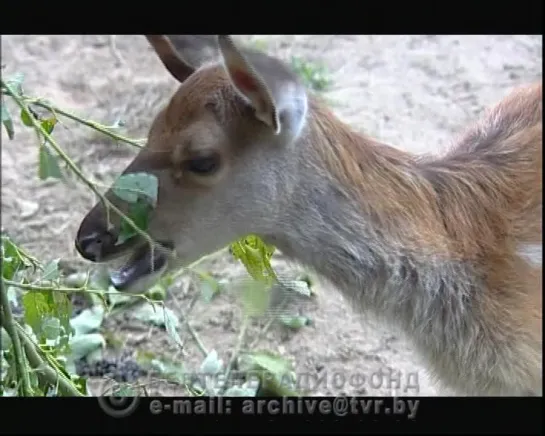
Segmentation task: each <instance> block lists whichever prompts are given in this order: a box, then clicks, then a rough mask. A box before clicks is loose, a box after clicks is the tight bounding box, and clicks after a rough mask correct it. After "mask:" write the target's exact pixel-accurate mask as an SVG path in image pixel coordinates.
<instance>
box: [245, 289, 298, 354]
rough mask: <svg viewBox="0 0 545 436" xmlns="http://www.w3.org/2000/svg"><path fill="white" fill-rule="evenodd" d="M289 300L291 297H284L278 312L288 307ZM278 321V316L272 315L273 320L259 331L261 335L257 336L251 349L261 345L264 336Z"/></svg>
mask: <svg viewBox="0 0 545 436" xmlns="http://www.w3.org/2000/svg"><path fill="white" fill-rule="evenodd" d="M288 300H289V297H287V296H286V297H284V299H283V300H282V301H281V302H280V304H279V305H278V308H277V310H278V311H280V310H283V309H284V308H285V307H286V306H287V303H288ZM276 320H277V318H276V316H273V315H271V318H270V319H269V320H268V321H267V323H266V324H265V325H264V326H263V328H262V329H261V330H260V331H259V333H258V334H257V335H256V337H255V339H254V340H253V342H252V343H251V344H250V347H249V348H250V349H253V348H255V347H256V345H257V344H258V343H259V341H260V340H261V339H263V336H264V335H265V333H267V331H268V330H269V329H270V328H271V325H272V324H273V323H274V322H275V321H276Z"/></svg>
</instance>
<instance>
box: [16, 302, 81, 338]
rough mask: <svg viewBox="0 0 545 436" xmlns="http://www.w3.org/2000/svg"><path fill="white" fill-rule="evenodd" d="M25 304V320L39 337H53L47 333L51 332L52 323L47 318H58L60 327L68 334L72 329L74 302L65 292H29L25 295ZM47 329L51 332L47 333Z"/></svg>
mask: <svg viewBox="0 0 545 436" xmlns="http://www.w3.org/2000/svg"><path fill="white" fill-rule="evenodd" d="M23 306H24V308H25V322H26V323H27V324H28V325H29V326H30V327H31V328H32V331H33V332H34V334H35V335H36V337H37V338H39V339H51V338H49V337H47V334H49V333H50V332H51V325H50V324H48V323H50V321H47V319H48V318H51V317H53V318H57V320H58V322H59V324H60V327H62V328H63V329H64V331H65V333H66V334H68V333H69V332H70V331H71V327H70V314H71V312H72V303H71V302H70V300H69V299H68V297H67V296H66V295H65V294H63V293H61V292H55V291H32V292H27V293H26V294H25V295H24V296H23ZM45 329H49V330H48V332H49V333H47V334H46V331H45ZM59 333H60V332H59ZM58 336H59V335H57V336H56V337H58ZM56 337H55V338H56Z"/></svg>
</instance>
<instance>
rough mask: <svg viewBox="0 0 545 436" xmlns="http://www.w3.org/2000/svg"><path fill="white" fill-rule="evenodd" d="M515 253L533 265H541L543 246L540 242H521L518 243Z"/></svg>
mask: <svg viewBox="0 0 545 436" xmlns="http://www.w3.org/2000/svg"><path fill="white" fill-rule="evenodd" d="M517 254H518V255H519V256H520V257H522V258H524V259H526V261H528V262H529V263H531V264H533V265H541V263H542V259H543V246H542V245H541V244H522V245H519V247H518V249H517Z"/></svg>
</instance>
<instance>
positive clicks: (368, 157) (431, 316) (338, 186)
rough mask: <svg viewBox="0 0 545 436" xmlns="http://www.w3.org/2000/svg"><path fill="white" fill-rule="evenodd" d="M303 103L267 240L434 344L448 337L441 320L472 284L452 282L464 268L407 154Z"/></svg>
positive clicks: (454, 314) (460, 308)
mask: <svg viewBox="0 0 545 436" xmlns="http://www.w3.org/2000/svg"><path fill="white" fill-rule="evenodd" d="M310 109H311V110H310V111H309V120H308V123H307V126H306V127H305V130H304V134H303V136H302V138H301V140H300V141H299V143H298V144H296V145H297V146H298V149H299V150H300V151H301V154H300V157H301V158H300V159H298V168H297V169H296V170H294V171H296V172H297V174H298V183H297V186H296V188H295V189H294V191H293V194H292V195H291V199H290V205H289V212H287V213H286V216H287V218H286V219H285V220H283V222H282V223H281V225H282V230H281V231H279V232H278V234H276V235H274V237H273V238H271V239H272V242H274V243H275V244H276V246H277V247H278V248H279V249H280V250H281V251H282V252H283V254H284V255H286V256H287V257H289V258H292V259H293V260H295V261H297V262H299V263H302V264H304V265H306V266H308V267H310V268H312V269H314V270H315V271H316V272H317V273H319V274H320V275H321V276H322V277H325V278H326V279H328V281H330V282H331V283H332V284H333V285H334V286H335V287H337V288H338V289H339V290H340V291H341V292H342V293H343V294H344V295H345V297H347V298H348V299H349V300H351V301H352V302H353V305H354V306H355V307H356V308H357V309H359V310H360V311H370V312H374V314H376V315H379V316H381V317H387V318H389V320H390V321H391V322H393V323H394V324H397V325H398V326H399V327H401V328H403V329H404V330H405V331H410V332H413V333H414V336H415V337H419V338H420V339H419V340H420V341H421V342H422V341H424V342H426V341H427V340H431V338H432V337H433V338H434V343H433V346H434V348H435V347H437V346H439V347H440V345H439V344H438V342H437V339H441V340H452V339H453V338H447V337H446V335H447V332H448V331H449V330H448V328H446V327H447V326H448V324H449V323H455V324H457V325H459V323H460V322H463V321H462V317H463V314H464V310H465V304H466V298H467V296H468V295H467V294H468V293H469V292H471V289H470V288H469V285H467V286H466V287H464V285H461V284H460V282H456V281H454V280H455V279H454V278H456V277H457V278H458V279H460V278H463V276H465V275H466V273H467V271H468V270H467V268H466V266H465V265H464V264H463V263H460V262H454V261H452V260H451V258H449V256H448V255H447V254H448V253H447V251H446V250H447V241H446V237H445V233H444V225H443V221H442V219H441V216H440V211H438V209H437V199H436V196H435V191H434V189H433V186H432V185H431V183H430V182H429V181H428V180H427V179H426V177H425V176H424V173H423V171H421V165H420V164H419V163H418V161H417V160H416V159H415V158H414V157H413V156H411V155H409V154H407V153H404V152H401V151H399V150H396V149H394V148H392V147H389V146H386V145H384V144H379V143H377V142H376V141H373V140H372V139H370V138H366V137H363V136H361V135H359V134H356V133H355V132H353V131H351V130H350V128H349V127H348V126H346V125H344V124H343V123H341V122H340V121H339V120H337V119H336V118H335V117H334V116H333V115H332V114H330V113H327V112H325V110H324V109H322V108H321V107H320V106H317V105H316V104H314V105H313V106H312V105H311V107H310ZM446 318H448V319H446ZM452 330H456V329H452ZM425 332H427V333H429V334H428V335H426V334H424V333H425ZM428 348H429V346H428Z"/></svg>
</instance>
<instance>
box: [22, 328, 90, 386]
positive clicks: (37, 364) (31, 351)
mask: <svg viewBox="0 0 545 436" xmlns="http://www.w3.org/2000/svg"><path fill="white" fill-rule="evenodd" d="M17 328H18V330H19V334H18V335H17V336H18V337H19V338H20V339H21V341H22V342H23V345H24V347H25V352H26V355H27V357H28V361H29V363H30V366H32V368H34V370H35V371H36V373H37V374H38V377H40V378H41V379H42V380H43V381H44V382H46V384H50V385H52V386H58V387H59V391H60V392H61V393H62V394H63V395H64V396H73V397H83V396H84V395H83V394H82V393H81V392H79V391H78V390H77V389H76V388H75V386H74V385H73V384H72V383H71V382H70V381H69V380H68V379H66V377H65V376H64V375H62V374H61V373H59V372H58V371H55V370H54V369H53V368H51V366H49V365H48V364H47V363H46V362H44V360H43V359H42V358H41V357H40V354H39V353H38V351H37V350H36V345H35V344H34V342H33V341H32V340H31V339H30V338H29V337H28V335H27V333H26V332H25V331H24V329H23V328H22V327H21V326H20V325H18V324H17Z"/></svg>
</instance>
